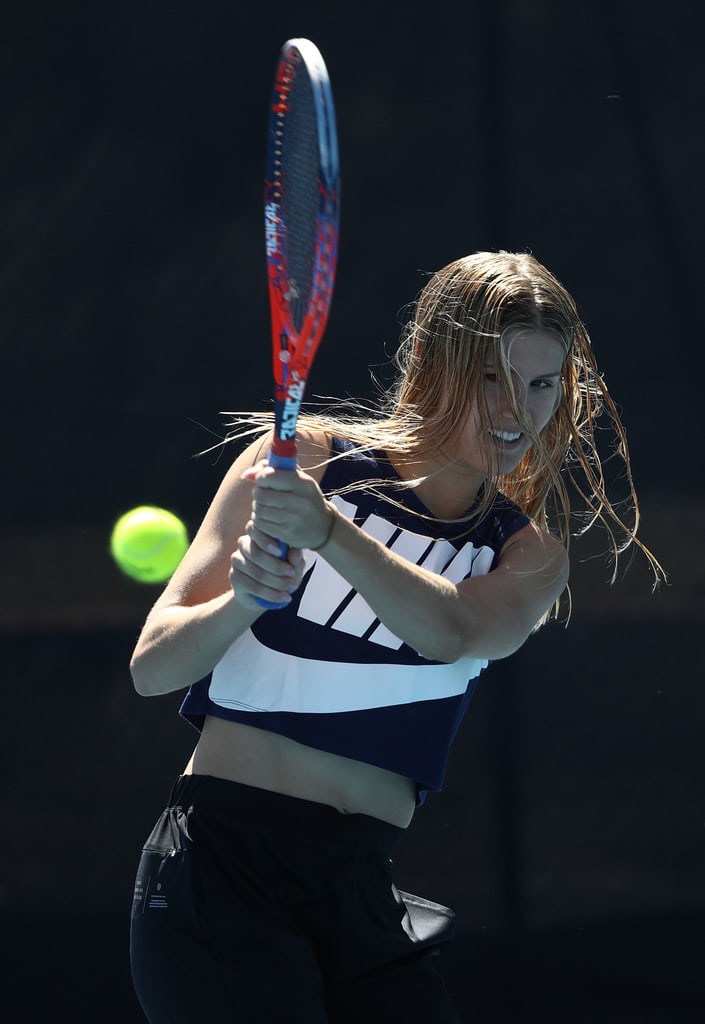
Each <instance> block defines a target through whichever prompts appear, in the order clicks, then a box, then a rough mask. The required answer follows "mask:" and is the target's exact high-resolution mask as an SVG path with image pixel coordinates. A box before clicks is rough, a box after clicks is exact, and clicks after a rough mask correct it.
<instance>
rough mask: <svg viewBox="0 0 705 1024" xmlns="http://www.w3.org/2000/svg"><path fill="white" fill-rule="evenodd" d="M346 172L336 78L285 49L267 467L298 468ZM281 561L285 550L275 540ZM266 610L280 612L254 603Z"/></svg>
mask: <svg viewBox="0 0 705 1024" xmlns="http://www.w3.org/2000/svg"><path fill="white" fill-rule="evenodd" d="M339 198H340V170H339V159H338V135H337V131H336V124H335V109H334V106H333V95H332V92H331V87H330V80H329V78H328V72H327V70H326V66H325V63H324V61H323V58H322V56H321V54H320V52H319V50H318V48H317V47H316V46H315V45H314V44H313V43H312V42H310V40H308V39H290V40H289V41H288V42H286V43H285V44H284V46H283V47H282V50H281V53H280V56H279V63H278V66H277V71H276V75H275V79H274V89H273V92H272V103H271V111H270V116H269V131H268V138H267V162H266V171H265V188H264V229H265V247H266V254H267V278H268V284H269V306H270V315H271V324H272V364H273V374H274V436H273V440H272V446H271V451H270V453H269V464H270V466H274V467H276V468H277V469H287V470H294V469H296V425H297V421H298V416H299V410H300V408H301V402H302V400H303V396H304V391H305V389H306V382H307V380H308V375H309V372H310V370H311V365H312V363H313V359H314V356H315V354H316V351H317V349H318V346H319V344H320V341H321V338H322V337H323V332H324V330H325V327H326V323H327V322H328V314H329V311H330V304H331V299H332V297H333V285H334V282H335V270H336V264H337V259H338V229H339ZM279 546H280V548H281V557H282V558H286V556H287V552H288V547H287V545H286V544H284V543H283V542H281V541H280V542H279ZM258 601H259V603H260V604H261V605H263V606H264V607H265V608H280V607H282V605H279V604H272V603H270V602H267V601H264V600H263V599H260V598H258Z"/></svg>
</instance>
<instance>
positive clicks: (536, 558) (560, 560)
mask: <svg viewBox="0 0 705 1024" xmlns="http://www.w3.org/2000/svg"><path fill="white" fill-rule="evenodd" d="M498 568H502V569H504V570H506V571H509V572H517V573H522V574H524V573H526V574H538V576H539V578H541V577H543V579H544V580H545V579H546V578H550V579H551V580H553V581H554V582H555V585H556V586H560V588H561V589H563V587H565V585H566V584H567V582H568V575H569V571H570V562H569V558H568V552H567V551H566V549H565V547H564V545H563V544H562V543H561V542H560V541H559V540H558V539H557V538H556V537H554V536H552V535H551V534H550V533H548V532H546V531H545V530H540V529H539V528H538V526H536V525H535V523H528V524H527V526H525V527H523V528H522V529H521V530H517V532H516V533H515V534H512V536H511V537H510V538H509V540H508V541H507V542H506V543H505V545H504V547H503V548H502V550H501V552H500V555H499V560H498Z"/></svg>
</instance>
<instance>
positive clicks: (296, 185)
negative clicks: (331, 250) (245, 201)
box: [281, 65, 319, 332]
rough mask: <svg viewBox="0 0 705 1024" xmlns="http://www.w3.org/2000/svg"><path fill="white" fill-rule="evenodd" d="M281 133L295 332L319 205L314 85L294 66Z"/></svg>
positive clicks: (305, 302)
mask: <svg viewBox="0 0 705 1024" xmlns="http://www.w3.org/2000/svg"><path fill="white" fill-rule="evenodd" d="M283 121H284V125H283V127H284V130H283V133H282V136H281V166H282V169H283V170H282V177H283V182H282V186H283V187H282V203H283V207H284V210H285V220H286V224H287V235H288V238H287V253H286V264H287V282H288V288H289V296H288V298H289V303H290V308H291V316H292V321H293V325H294V328H295V330H296V331H297V332H300V331H301V330H302V328H303V325H304V321H305V319H306V314H307V312H308V311H309V308H310V305H311V293H312V290H313V287H314V273H315V267H316V245H317V240H318V208H319V182H318V174H319V141H318V124H317V118H316V106H315V100H314V96H313V88H312V86H311V81H310V79H309V76H308V74H307V72H306V71H305V69H304V67H303V66H301V65H300V66H299V68H298V70H297V73H296V75H295V78H294V81H293V85H292V88H291V93H290V95H289V103H288V110H287V112H286V115H285V117H284V119H283Z"/></svg>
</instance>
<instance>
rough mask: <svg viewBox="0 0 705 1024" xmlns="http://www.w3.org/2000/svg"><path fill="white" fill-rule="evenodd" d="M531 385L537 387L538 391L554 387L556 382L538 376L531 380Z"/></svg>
mask: <svg viewBox="0 0 705 1024" xmlns="http://www.w3.org/2000/svg"><path fill="white" fill-rule="evenodd" d="M531 386H532V387H534V388H537V389H538V390H539V391H546V390H551V389H552V388H554V387H555V386H556V384H555V381H553V380H547V379H546V378H544V377H539V378H538V379H537V380H532V382H531Z"/></svg>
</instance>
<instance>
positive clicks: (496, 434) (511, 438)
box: [490, 430, 521, 441]
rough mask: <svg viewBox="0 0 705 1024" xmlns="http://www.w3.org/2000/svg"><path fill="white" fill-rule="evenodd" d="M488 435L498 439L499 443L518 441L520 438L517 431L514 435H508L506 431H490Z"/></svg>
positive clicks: (519, 432)
mask: <svg viewBox="0 0 705 1024" xmlns="http://www.w3.org/2000/svg"><path fill="white" fill-rule="evenodd" d="M490 434H492V436H493V437H498V438H499V439H500V441H518V440H519V438H520V437H521V431H518V432H517V433H516V434H514V433H512V434H510V433H509V432H508V431H506V430H490Z"/></svg>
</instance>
